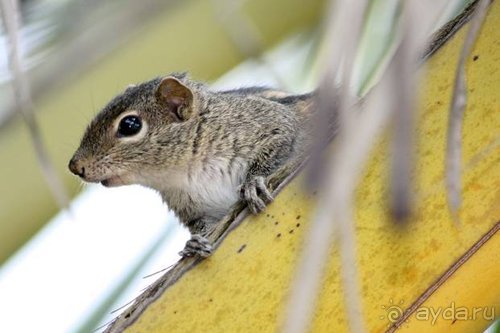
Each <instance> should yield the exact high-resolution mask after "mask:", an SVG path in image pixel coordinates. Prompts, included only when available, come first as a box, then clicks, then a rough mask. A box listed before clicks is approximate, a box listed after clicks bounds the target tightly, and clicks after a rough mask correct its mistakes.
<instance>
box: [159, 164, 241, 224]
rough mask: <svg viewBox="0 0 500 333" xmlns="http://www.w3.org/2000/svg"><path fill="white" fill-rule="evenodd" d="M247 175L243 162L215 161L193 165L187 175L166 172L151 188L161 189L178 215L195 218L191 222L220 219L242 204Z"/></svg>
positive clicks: (188, 169) (185, 173)
mask: <svg viewBox="0 0 500 333" xmlns="http://www.w3.org/2000/svg"><path fill="white" fill-rule="evenodd" d="M246 172H247V164H246V163H245V161H243V160H239V159H235V160H232V161H230V160H229V159H223V158H212V159H210V160H209V161H204V162H203V165H201V164H196V163H193V164H192V165H189V166H188V168H187V170H186V172H169V171H165V172H162V174H161V175H159V177H158V178H157V180H158V181H157V182H155V184H151V185H152V186H151V187H153V188H156V189H157V190H159V191H160V193H161V194H162V196H163V198H164V200H165V201H166V203H167V205H168V206H169V207H170V208H171V209H172V210H174V211H175V212H177V213H178V214H179V213H181V211H182V212H185V213H187V214H189V215H192V216H189V217H188V218H189V219H193V218H199V217H209V218H213V219H216V220H218V219H220V218H221V217H223V216H224V215H225V214H226V213H227V212H228V210H229V208H230V207H231V206H232V205H233V204H234V203H236V202H237V201H238V199H239V193H238V187H239V186H240V185H241V184H242V183H243V181H244V179H245V176H246ZM181 218H184V217H183V216H181Z"/></svg>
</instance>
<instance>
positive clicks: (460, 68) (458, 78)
mask: <svg viewBox="0 0 500 333" xmlns="http://www.w3.org/2000/svg"><path fill="white" fill-rule="evenodd" d="M489 2H490V1H489V0H480V2H479V5H478V6H477V7H476V10H475V13H474V16H473V18H472V20H471V23H470V26H469V30H468V32H467V36H466V38H465V42H464V45H463V48H462V51H461V52H460V56H459V59H458V65H457V70H456V74H455V83H454V86H453V94H452V98H451V109H450V115H449V118H448V135H447V146H446V190H447V198H448V207H449V210H450V213H451V215H452V218H453V220H454V221H455V223H457V224H459V222H460V220H459V215H458V212H459V209H460V206H461V202H462V199H461V188H462V185H461V180H460V178H461V177H460V175H461V159H462V123H463V115H464V111H465V106H466V105H467V86H466V83H465V63H466V60H467V57H468V56H469V54H470V52H471V51H472V47H473V46H474V43H475V41H476V39H477V37H478V35H479V31H480V29H481V26H482V24H483V22H484V18H485V17H486V13H487V11H488V6H489Z"/></svg>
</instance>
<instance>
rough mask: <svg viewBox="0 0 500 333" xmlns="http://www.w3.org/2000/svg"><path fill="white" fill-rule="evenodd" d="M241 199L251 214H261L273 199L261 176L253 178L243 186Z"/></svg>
mask: <svg viewBox="0 0 500 333" xmlns="http://www.w3.org/2000/svg"><path fill="white" fill-rule="evenodd" d="M241 197H242V199H243V200H245V201H246V203H247V205H248V208H249V209H250V211H251V212H252V214H258V213H260V212H262V211H263V210H264V209H265V208H266V205H267V204H269V203H271V202H272V201H273V199H274V198H273V196H272V194H271V192H269V190H268V188H267V186H266V183H265V179H264V177H262V176H255V177H253V178H251V179H250V180H249V181H247V182H246V183H245V184H243V186H242V187H241Z"/></svg>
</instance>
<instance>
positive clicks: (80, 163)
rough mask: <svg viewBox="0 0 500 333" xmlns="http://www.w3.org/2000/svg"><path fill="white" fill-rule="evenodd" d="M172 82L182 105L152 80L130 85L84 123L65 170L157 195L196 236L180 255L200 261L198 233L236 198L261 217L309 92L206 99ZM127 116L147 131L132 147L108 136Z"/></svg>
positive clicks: (296, 141) (300, 146) (289, 154)
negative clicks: (185, 97)
mask: <svg viewBox="0 0 500 333" xmlns="http://www.w3.org/2000/svg"><path fill="white" fill-rule="evenodd" d="M172 77H173V78H175V79H177V80H178V81H180V82H181V83H182V84H183V85H184V86H185V87H187V88H188V89H189V90H190V91H191V92H192V95H193V96H194V100H193V101H192V104H190V106H189V107H187V106H183V105H181V106H180V107H178V108H173V107H171V106H170V105H167V104H165V103H164V102H163V101H162V100H161V99H160V98H159V97H158V88H159V85H160V84H161V82H162V79H161V78H156V79H153V80H151V81H148V82H145V83H141V84H138V85H136V86H130V87H129V88H127V89H126V90H125V92H123V93H122V94H120V95H118V96H116V97H115V98H114V99H113V100H111V102H109V104H108V105H106V106H105V107H104V109H103V110H102V111H101V112H100V113H99V114H98V115H97V116H96V117H95V118H94V120H92V122H91V123H90V125H89V126H88V128H87V130H86V132H85V134H84V136H83V139H82V141H81V144H80V147H79V148H78V150H77V151H76V153H75V155H74V156H73V158H72V160H71V162H70V169H71V170H72V172H74V173H76V174H78V175H80V176H81V177H82V178H83V179H84V180H85V181H90V182H102V183H103V184H104V185H107V186H115V185H125V184H141V185H144V186H147V187H150V188H153V189H155V190H157V191H158V192H159V193H160V194H161V196H162V198H163V200H164V201H165V203H166V204H167V205H168V207H169V208H170V209H172V210H173V211H174V212H175V213H176V215H177V216H178V217H179V218H180V220H181V222H182V223H183V224H184V225H186V226H187V227H188V228H189V230H190V231H191V233H192V234H193V235H197V236H196V237H194V238H193V239H192V240H191V241H192V242H194V243H196V246H194V245H193V244H191V245H192V246H189V244H188V245H187V251H186V250H185V251H184V252H183V255H194V254H201V255H202V256H206V255H207V253H208V254H209V253H210V251H211V249H209V248H208V247H207V246H203V244H202V245H201V247H202V249H200V248H199V247H200V242H199V239H198V238H199V237H200V235H201V237H202V238H201V239H203V235H207V234H208V233H209V232H210V230H211V229H212V228H213V226H214V225H215V223H216V222H217V221H218V220H220V219H221V218H222V217H223V216H224V215H225V214H226V213H227V212H228V211H229V209H230V208H231V206H232V205H233V204H235V202H236V201H237V200H238V197H240V196H241V198H242V199H243V200H245V201H247V203H248V205H249V208H250V210H251V211H252V212H253V213H258V212H260V211H261V210H263V209H264V208H265V206H266V205H267V204H268V203H269V202H271V200H272V196H271V194H270V192H269V190H268V189H267V187H266V183H265V180H266V179H267V177H269V176H270V175H271V174H272V173H273V172H275V171H276V170H277V169H278V168H281V169H282V166H283V165H285V164H286V163H287V162H288V161H289V160H290V159H292V158H297V156H301V155H302V154H303V150H304V149H305V142H306V141H307V135H306V129H305V127H306V126H304V123H305V122H306V120H307V118H308V115H307V112H304V108H305V105H306V104H308V103H309V104H310V101H311V99H312V95H311V94H307V95H290V94H287V93H284V92H281V91H277V90H273V89H269V88H263V87H252V88H243V89H237V90H229V91H222V92H215V91H211V90H210V89H208V87H207V86H205V85H204V84H201V83H198V82H195V81H192V80H190V79H189V78H188V77H187V76H186V75H185V74H172ZM174 109H175V110H174ZM130 111H134V112H136V113H137V114H138V116H139V117H140V118H141V119H142V120H143V121H144V122H145V123H146V124H147V126H148V128H147V131H145V132H144V136H143V137H141V139H140V140H135V139H133V138H132V139H131V140H128V141H127V140H123V139H122V138H119V137H117V136H116V135H115V131H114V129H113V124H115V123H116V121H117V118H119V117H121V116H122V115H123V114H124V113H126V112H130ZM174 111H176V112H177V113H176V112H174ZM184 117H185V118H186V119H184ZM226 187H227V188H226ZM195 238H197V239H198V240H196V239H195ZM188 243H189V242H188ZM201 243H203V242H201ZM205 245H206V244H205ZM191 250H192V251H191ZM207 251H208V252H207Z"/></svg>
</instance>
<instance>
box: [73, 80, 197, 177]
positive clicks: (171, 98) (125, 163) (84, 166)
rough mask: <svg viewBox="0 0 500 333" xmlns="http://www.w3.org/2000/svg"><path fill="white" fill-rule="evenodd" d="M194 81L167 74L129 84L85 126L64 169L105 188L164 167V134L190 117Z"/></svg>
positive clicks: (194, 96)
mask: <svg viewBox="0 0 500 333" xmlns="http://www.w3.org/2000/svg"><path fill="white" fill-rule="evenodd" d="M198 85H199V84H197V83H194V82H192V81H190V80H189V79H187V78H186V75H185V74H173V75H170V76H167V77H164V78H157V79H153V80H151V81H148V82H144V83H141V84H138V85H131V86H129V87H128V88H127V89H126V90H125V91H124V92H123V93H122V94H120V95H118V96H116V97H115V98H114V99H113V100H112V101H111V102H109V103H108V105H106V106H105V107H104V109H103V110H102V111H100V112H99V113H98V114H97V115H96V117H95V118H94V119H93V120H92V122H91V123H90V124H89V126H88V127H87V129H86V131H85V134H84V136H83V138H82V140H81V143H80V147H79V148H78V149H77V151H76V152H75V154H74V155H73V157H72V159H71V160H70V162H69V169H70V170H71V172H73V173H74V174H76V175H78V176H80V177H81V178H82V179H83V180H85V181H88V182H100V183H102V184H103V185H105V186H118V185H125V184H144V182H145V180H144V179H142V178H144V177H145V172H146V171H147V170H150V169H152V168H154V167H155V166H156V167H159V166H161V165H163V166H165V161H164V159H165V157H164V156H163V155H164V154H161V150H162V149H164V148H165V147H164V146H165V144H164V143H165V142H166V141H172V140H169V138H168V136H167V138H165V133H170V136H173V135H175V132H176V130H177V131H178V130H179V128H181V127H182V126H183V125H184V124H186V123H187V122H189V121H190V120H191V119H193V118H194V117H196V114H197V110H199V109H200V108H199V105H200V104H201V99H200V93H199V92H198V90H199V88H200V87H199V86H198Z"/></svg>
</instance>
